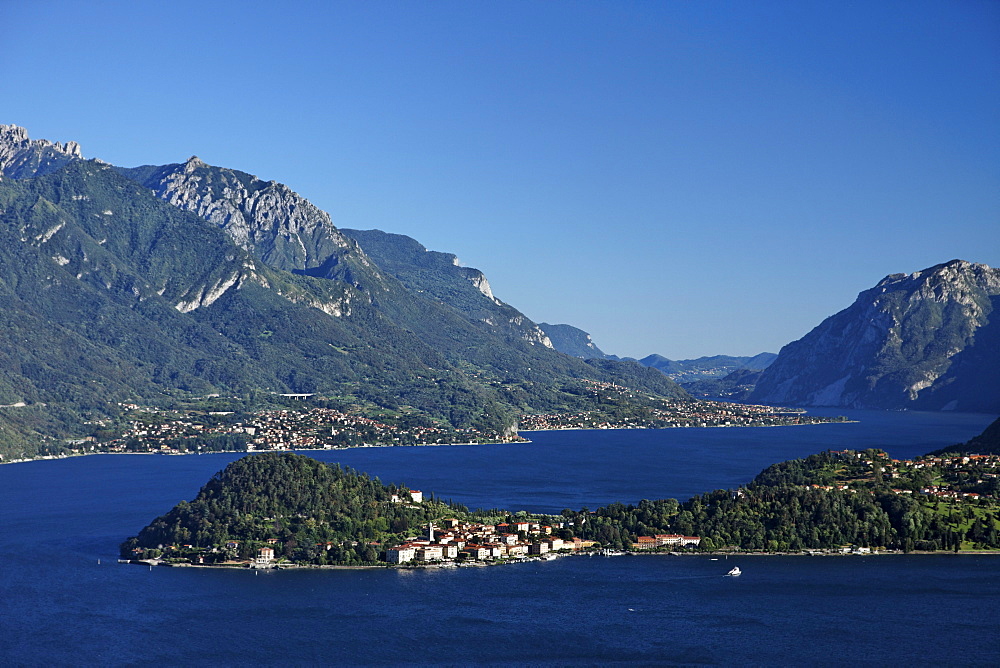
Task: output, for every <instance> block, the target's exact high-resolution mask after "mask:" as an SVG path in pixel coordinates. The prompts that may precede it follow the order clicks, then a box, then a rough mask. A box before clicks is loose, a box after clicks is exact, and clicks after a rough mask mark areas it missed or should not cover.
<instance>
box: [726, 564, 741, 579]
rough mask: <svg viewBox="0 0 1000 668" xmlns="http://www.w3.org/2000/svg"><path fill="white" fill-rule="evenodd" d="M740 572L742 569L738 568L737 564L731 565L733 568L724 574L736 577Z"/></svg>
mask: <svg viewBox="0 0 1000 668" xmlns="http://www.w3.org/2000/svg"><path fill="white" fill-rule="evenodd" d="M742 572H743V571H741V570H740V567H739V566H733V569H732V570H731V571H729V572H728V573H726V575H731V576H733V577H736V576H737V575H739V574H740V573H742Z"/></svg>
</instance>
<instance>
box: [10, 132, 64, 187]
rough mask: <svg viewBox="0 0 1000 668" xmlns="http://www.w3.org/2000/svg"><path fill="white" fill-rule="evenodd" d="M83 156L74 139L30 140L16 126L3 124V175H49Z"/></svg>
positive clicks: (13, 176)
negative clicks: (53, 140) (55, 140)
mask: <svg viewBox="0 0 1000 668" xmlns="http://www.w3.org/2000/svg"><path fill="white" fill-rule="evenodd" d="M80 158H82V155H81V153H80V145H79V144H77V143H76V142H75V141H68V142H66V143H64V144H60V143H59V142H51V141H48V140H47V139H30V138H29V137H28V131H27V130H26V129H24V128H22V127H18V126H17V125H0V174H2V175H3V176H7V177H10V178H13V179H23V178H29V177H32V176H41V175H43V174H50V173H52V172H54V171H56V170H57V169H59V168H60V167H62V166H63V165H65V164H67V163H69V162H72V161H73V160H79V159H80Z"/></svg>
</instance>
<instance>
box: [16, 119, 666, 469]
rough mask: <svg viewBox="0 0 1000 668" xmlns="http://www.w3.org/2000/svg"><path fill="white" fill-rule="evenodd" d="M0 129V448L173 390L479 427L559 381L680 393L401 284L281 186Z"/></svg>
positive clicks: (533, 402)
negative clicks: (98, 154)
mask: <svg viewBox="0 0 1000 668" xmlns="http://www.w3.org/2000/svg"><path fill="white" fill-rule="evenodd" d="M3 136H5V137H9V138H10V140H11V142H12V144H11V145H10V146H7V147H6V148H7V149H8V150H5V151H3V152H0V155H2V156H4V158H3V160H4V161H3V162H2V163H0V170H2V173H3V178H2V179H0V247H2V248H4V249H5V252H6V260H5V263H3V266H2V267H0V272H2V273H0V300H3V303H4V304H5V308H4V310H3V313H2V314H0V315H2V317H3V318H4V319H5V320H6V324H7V325H8V331H10V332H16V333H23V334H22V335H19V336H9V337H7V339H6V340H4V341H2V342H0V360H4V361H5V365H4V366H3V367H2V369H0V406H3V407H9V409H8V408H0V454H2V453H3V452H11V451H13V450H16V449H19V451H21V452H27V450H25V448H36V449H37V448H42V447H43V446H44V443H50V442H53V441H52V439H53V438H55V439H58V438H60V437H67V436H80V435H85V434H87V433H88V432H90V431H93V430H94V427H86V426H84V425H86V424H91V425H93V424H105V423H107V422H108V421H109V420H110V421H111V422H113V421H114V420H115V419H116V415H117V413H118V410H117V409H116V408H115V406H116V404H120V403H123V402H134V401H140V400H141V401H162V400H163V399H164V398H167V397H170V396H173V395H174V393H176V392H181V393H184V394H185V396H188V395H193V394H212V393H218V392H220V391H223V392H236V393H237V394H242V395H252V394H254V392H256V393H257V394H258V395H259V393H260V392H265V393H266V392H268V391H270V392H297V393H313V392H317V391H323V392H325V393H328V394H332V396H334V397H340V399H337V401H341V402H348V403H351V402H361V403H365V402H367V404H371V405H374V406H382V407H387V408H388V409H389V410H410V409H411V408H412V409H415V410H417V411H419V412H421V414H423V415H426V416H427V417H429V418H431V419H441V420H445V421H448V422H449V424H452V425H453V426H456V427H462V428H465V427H468V428H477V429H485V430H487V431H491V432H495V433H497V434H501V433H506V434H509V433H510V430H511V429H513V428H514V426H515V425H516V416H517V414H518V413H520V412H524V411H529V410H550V409H555V408H559V409H562V408H565V407H568V406H571V405H573V402H576V401H579V397H580V396H582V395H580V394H579V393H578V394H573V393H570V394H566V393H565V392H564V388H565V387H566V386H567V385H568V384H569V385H572V384H573V383H575V382H578V381H579V380H580V379H590V380H595V381H601V382H621V381H622V380H623V379H627V380H628V382H629V383H630V384H631V385H633V386H635V387H636V388H637V389H641V390H643V391H644V392H651V393H654V394H656V393H662V394H664V395H666V396H678V397H685V396H686V394H685V393H684V392H683V391H682V390H680V388H679V387H677V386H676V385H674V384H672V383H670V382H669V381H668V380H667V379H662V378H660V377H658V374H655V373H653V372H651V371H648V372H647V371H646V370H643V369H642V367H640V366H638V365H627V364H626V365H622V366H618V367H609V366H607V365H590V364H587V363H586V362H584V361H582V360H576V359H573V358H571V357H568V356H565V355H562V354H561V353H558V352H556V351H554V350H552V349H551V348H548V347H547V346H545V345H542V344H541V343H540V342H539V341H528V340H525V339H524V338H523V337H516V336H515V337H512V336H509V333H508V332H505V331H503V329H502V328H497V327H494V326H493V325H491V324H489V323H486V322H481V321H478V320H476V319H475V318H470V317H469V314H468V313H463V312H462V311H461V310H460V309H457V308H454V307H452V306H449V305H448V304H446V303H444V302H442V301H440V300H436V299H433V298H431V297H429V296H427V295H422V294H420V293H417V292H415V291H413V290H410V289H408V288H407V287H406V286H405V285H403V284H402V283H401V282H400V281H399V280H398V279H397V278H396V277H395V276H393V275H392V274H391V273H389V272H385V271H383V270H382V269H380V268H379V267H378V266H377V264H376V263H375V262H374V261H373V260H372V259H371V258H369V257H368V256H367V255H366V254H365V253H364V251H363V250H362V249H361V247H360V246H359V245H358V244H357V242H355V241H354V240H352V239H349V238H348V237H346V236H343V235H340V233H339V231H336V228H334V227H333V225H332V223H330V222H329V217H328V216H326V214H322V215H320V214H317V213H316V211H318V209H315V210H309V209H308V207H306V205H305V203H304V202H305V200H301V198H298V196H297V195H295V194H294V192H293V191H291V190H290V189H287V188H286V187H284V186H281V187H279V186H278V185H275V184H274V183H273V182H269V183H268V182H263V181H260V180H259V179H256V178H255V177H252V176H251V175H248V174H245V173H243V172H238V171H237V170H226V169H223V168H213V167H210V166H208V165H205V164H204V163H203V162H201V161H200V160H197V159H189V160H188V161H187V162H186V163H176V164H174V165H169V166H165V167H163V168H156V167H151V166H147V167H144V168H133V169H125V168H121V169H120V168H113V167H112V166H110V165H108V164H107V163H104V162H102V161H98V160H84V159H82V157H79V149H78V147H76V146H75V145H73V146H69V145H59V144H53V143H52V142H46V141H44V140H38V141H32V140H28V139H27V135H26V132H15V131H11V130H9V128H8V130H7V131H6V132H5V134H3ZM66 146H69V149H67V148H66ZM32 156H34V157H32ZM57 163H60V164H57ZM136 169H138V171H135V170H136ZM32 170H35V171H32ZM178 173H181V174H182V177H183V178H180V177H179V178H178V179H173V180H171V177H172V176H176V175H177V174H178ZM15 174H16V175H18V176H17V178H15V177H14V175H15ZM175 181H180V182H182V183H183V184H185V185H184V187H179V188H171V187H169V184H170V183H174V182H175ZM157 183H160V184H163V183H167V184H168V185H166V186H163V187H162V188H159V189H158V190H157V189H156V188H151V187H150V185H156V184H157ZM241 188H242V189H241ZM259 192H265V193H267V195H266V197H257V198H256V199H254V198H253V194H254V193H259ZM219 193H223V194H226V193H228V194H227V195H226V197H228V196H232V197H233V199H232V201H230V200H226V197H222V199H223V200H225V201H223V202H221V203H220V201H219V199H217V197H221V195H219ZM171 198H173V199H174V200H176V201H174V202H170V201H169V200H170V199H171ZM178 204H183V206H179V205H178ZM295 211H299V212H303V216H304V217H302V218H295V217H294V215H292V216H289V215H284V214H283V213H282V212H284V213H289V212H291V213H292V214H294V213H295ZM199 214H201V215H199ZM279 214H282V215H284V217H282V216H281V215H279ZM268 226H270V227H268ZM331 230H333V231H335V232H336V233H335V234H334V232H331ZM266 232H268V233H270V234H271V236H270V237H269V236H268V233H266ZM286 232H287V233H288V235H287V238H286V239H285V240H286V241H287V242H288V243H278V242H277V241H275V239H276V238H278V237H281V235H283V234H285V233H286ZM328 233H329V234H334V236H332V237H330V236H328ZM296 235H297V236H296ZM303 247H304V250H303ZM296 249H298V250H296ZM299 251H301V252H299ZM264 257H267V259H268V260H269V261H267V262H266V261H264V259H263V258H264ZM473 271H474V270H473ZM483 280H485V277H483ZM462 281H463V282H464V284H465V285H467V286H469V288H470V289H471V290H473V291H475V294H477V295H481V297H482V298H483V299H488V298H489V295H487V294H486V293H485V292H484V291H483V289H482V287H483V286H482V281H480V284H479V285H476V284H475V282H474V281H471V280H470V279H469V278H463V279H462ZM496 302H497V300H495V298H494V299H493V301H491V302H490V303H496ZM498 307H499V306H498ZM508 308H512V307H508ZM74 355H76V358H74V357H73V356H74ZM632 367H635V368H632ZM566 401H569V402H570V404H565V402H566ZM31 441H37V443H36V444H35V445H29V442H31ZM39 443H41V445H40V444H39ZM44 447H47V446H44Z"/></svg>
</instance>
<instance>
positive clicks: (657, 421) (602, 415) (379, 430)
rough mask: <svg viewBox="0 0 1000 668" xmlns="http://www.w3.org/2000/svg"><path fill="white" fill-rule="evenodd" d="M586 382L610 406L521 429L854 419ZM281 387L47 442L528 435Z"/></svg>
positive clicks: (307, 445) (415, 441)
mask: <svg viewBox="0 0 1000 668" xmlns="http://www.w3.org/2000/svg"><path fill="white" fill-rule="evenodd" d="M584 386H585V387H586V388H587V391H588V392H589V393H591V395H592V397H593V398H594V399H595V400H596V401H597V402H598V403H601V404H603V405H604V406H605V408H602V409H597V410H587V411H578V412H567V413H547V414H525V415H521V416H519V420H518V424H517V427H516V428H517V430H518V431H543V430H560V429H664V428H675V427H694V428H699V427H700V428H704V427H771V426H789V425H810V424H824V423H831V422H846V421H847V419H846V418H844V417H819V416H810V415H807V414H805V411H803V410H801V409H790V408H779V407H774V406H762V405H750V404H734V403H726V402H720V401H705V400H673V399H654V398H651V397H644V398H643V397H640V398H642V399H643V400H644V401H645V403H644V404H642V405H637V404H636V403H634V402H633V401H632V400H634V399H636V398H637V395H636V394H635V393H634V392H633V391H632V390H630V389H628V388H626V387H623V386H619V385H614V384H612V383H600V382H596V381H585V383H584ZM277 397H278V398H279V399H281V400H283V401H285V402H286V405H285V406H283V407H280V408H268V409H262V410H254V411H236V410H214V409H212V408H211V407H205V406H199V407H197V408H169V409H168V408H158V407H153V406H141V405H139V404H134V403H121V404H119V405H118V407H119V409H120V411H121V414H122V417H121V419H120V420H119V421H118V422H117V423H115V424H112V423H110V422H109V421H107V420H104V421H100V422H97V423H93V424H91V425H90V426H91V427H92V429H93V434H92V435H90V436H84V437H80V438H73V439H66V440H65V441H62V442H58V443H56V442H52V443H47V444H45V446H44V447H43V451H42V453H41V456H42V457H43V458H44V457H52V456H70V455H82V454H92V453H158V454H191V453H206V452H219V451H230V452H267V451H280V450H311V449H335V448H348V447H368V446H395V445H451V444H473V443H475V444H483V443H502V442H519V441H520V442H523V441H525V440H526V439H524V438H523V437H521V436H519V435H518V434H517V432H516V431H511V432H508V433H506V434H500V433H497V432H491V431H483V430H480V429H477V428H475V427H469V428H453V427H451V426H449V425H447V424H444V423H441V422H432V421H430V420H428V419H426V418H425V417H417V416H414V415H407V414H406V413H399V412H397V413H392V414H390V413H386V412H382V413H379V412H377V411H376V412H371V411H368V412H365V411H362V410H358V409H354V408H349V409H335V408H329V407H324V406H323V405H322V403H323V402H322V398H321V397H315V396H314V395H312V394H294V395H293V394H287V395H277ZM224 399H225V398H220V397H218V396H217V395H212V396H210V397H205V400H206V402H208V403H209V404H210V403H211V402H213V401H216V402H220V403H221V404H222V405H223V406H224V405H225V404H224ZM616 402H617V403H616ZM316 404H321V405H316ZM608 406H610V408H608ZM8 463H10V462H8Z"/></svg>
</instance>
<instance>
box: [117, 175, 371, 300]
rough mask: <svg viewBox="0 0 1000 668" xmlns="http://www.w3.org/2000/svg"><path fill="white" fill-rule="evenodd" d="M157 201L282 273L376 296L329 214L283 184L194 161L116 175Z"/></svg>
mask: <svg viewBox="0 0 1000 668" xmlns="http://www.w3.org/2000/svg"><path fill="white" fill-rule="evenodd" d="M119 171H121V172H122V173H123V174H124V175H126V176H128V177H129V178H131V179H133V180H136V181H138V182H139V183H141V184H142V185H144V186H146V187H147V188H150V189H151V190H152V191H153V192H154V193H155V194H156V196H157V197H160V198H162V199H164V200H166V201H167V202H169V203H170V204H173V205H174V206H176V207H178V208H180V209H183V210H185V211H191V212H193V213H195V214H197V215H198V216H200V217H201V218H204V219H205V220H207V221H209V222H210V223H213V224H215V225H218V226H219V227H221V228H222V229H224V230H225V231H226V233H227V234H228V235H229V236H230V238H231V239H232V240H233V241H234V242H236V244H237V245H238V246H240V247H241V248H243V249H244V250H246V251H248V252H250V253H253V254H254V255H256V256H257V257H259V258H260V259H261V260H262V261H263V262H264V263H266V264H267V265H269V266H271V267H273V268H275V269H281V270H284V271H291V272H295V273H300V274H305V275H308V276H314V277H316V278H330V279H336V280H343V281H346V282H348V283H351V284H352V285H354V286H355V287H361V288H363V289H366V290H369V291H374V292H381V291H385V290H386V289H387V288H386V286H385V285H384V281H383V279H382V276H381V275H380V273H379V272H378V270H377V268H376V267H375V266H374V265H373V263H372V262H370V261H369V260H368V258H367V257H365V254H364V253H363V252H362V251H361V250H360V249H359V248H358V245H357V244H356V243H354V242H353V241H352V240H351V239H349V238H347V237H346V236H344V235H343V234H341V232H340V230H338V229H337V228H336V227H335V226H334V225H333V222H332V221H331V220H330V216H329V215H328V214H327V213H326V212H325V211H323V210H321V209H320V208H318V207H317V206H315V205H314V204H312V203H311V202H309V201H308V200H307V199H305V198H303V197H301V196H300V195H298V194H297V193H295V192H294V191H293V190H292V189H291V188H289V187H288V186H286V185H284V184H281V183H278V182H276V181H263V180H261V179H258V178H257V177H255V176H252V175H250V174H247V173H245V172H240V171H237V170H234V169H228V168H223V167H213V166H210V165H207V164H205V163H204V162H202V161H201V160H200V159H198V158H197V157H195V156H192V157H191V158H189V159H188V160H187V162H185V163H183V164H171V165H164V166H161V167H156V166H145V167H136V168H132V169H124V168H123V169H120V170H119Z"/></svg>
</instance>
